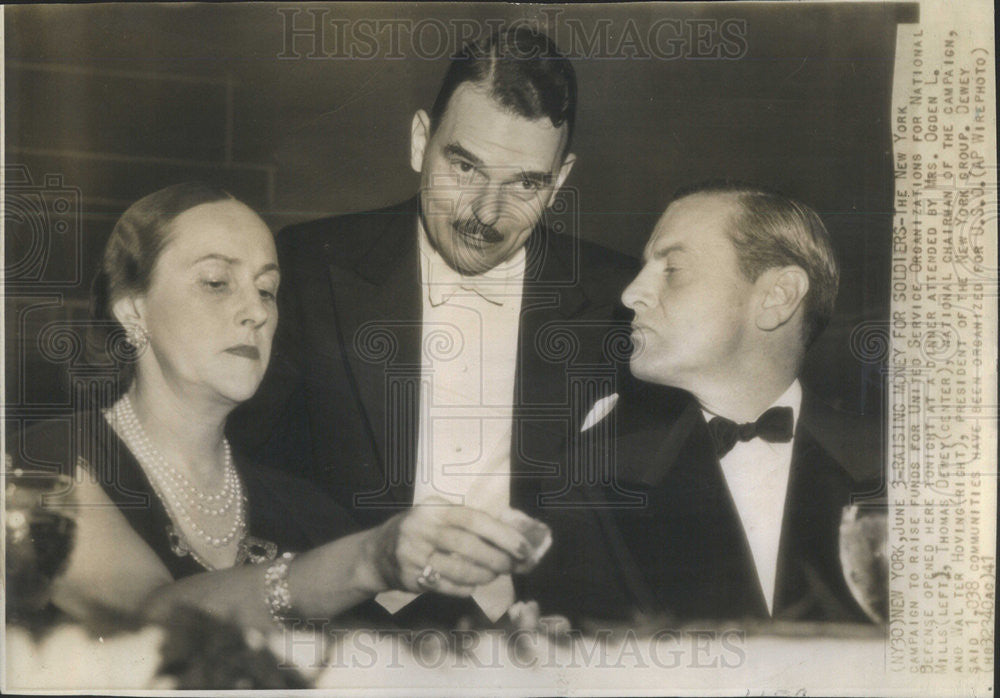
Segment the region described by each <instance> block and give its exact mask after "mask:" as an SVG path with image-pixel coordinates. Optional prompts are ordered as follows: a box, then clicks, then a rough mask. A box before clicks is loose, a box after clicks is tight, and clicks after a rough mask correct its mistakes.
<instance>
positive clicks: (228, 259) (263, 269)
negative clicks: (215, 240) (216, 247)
mask: <svg viewBox="0 0 1000 698" xmlns="http://www.w3.org/2000/svg"><path fill="white" fill-rule="evenodd" d="M208 259H217V260H219V261H220V262H225V263H226V264H237V263H239V261H240V260H239V259H237V258H236V257H227V256H226V255H224V254H219V253H217V252H212V253H210V254H206V255H204V256H202V257H199V258H198V259H196V260H194V262H192V264H198V263H200V262H204V261H205V260H208ZM269 271H277V272H280V271H281V270H280V269H279V267H278V265H277V264H276V263H275V262H268V263H267V264H265V265H264V266H262V267H261V268H260V269H259V270H258V271H257V274H256V276H261V275H262V274H266V273H267V272H269Z"/></svg>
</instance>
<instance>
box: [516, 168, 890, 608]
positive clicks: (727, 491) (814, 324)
mask: <svg viewBox="0 0 1000 698" xmlns="http://www.w3.org/2000/svg"><path fill="white" fill-rule="evenodd" d="M644 260H645V266H644V267H643V268H642V270H641V271H640V273H639V275H638V276H637V277H636V278H635V280H634V281H633V282H632V283H631V285H629V286H628V288H627V289H626V290H625V292H624V294H623V297H622V298H623V301H624V302H625V304H626V305H627V306H628V307H629V308H631V309H632V310H633V311H634V312H635V318H634V320H633V343H634V351H633V354H632V357H631V369H632V373H633V374H634V375H635V376H636V377H637V378H640V379H642V380H643V381H647V382H648V384H646V385H645V386H644V388H643V389H641V390H640V391H639V392H638V394H634V395H629V396H623V398H622V400H620V401H619V404H618V406H617V407H616V409H615V410H614V411H613V412H612V413H611V415H609V416H608V417H607V419H611V420H616V425H617V427H618V428H617V433H618V437H617V438H616V439H615V440H614V441H613V443H612V445H611V447H610V448H609V449H608V450H607V453H609V454H611V455H613V460H612V459H610V458H608V459H606V460H609V461H611V465H610V466H607V467H613V468H614V470H615V472H616V473H617V479H618V481H619V483H620V484H621V486H623V487H624V488H626V489H627V490H628V491H630V492H632V493H633V494H635V493H638V494H641V495H642V497H643V499H644V504H642V505H640V506H617V507H616V506H614V504H615V500H616V498H619V497H617V495H619V494H620V492H619V491H612V490H614V489H616V488H609V487H603V488H602V487H590V488H588V489H587V490H586V491H585V492H583V493H581V498H582V499H581V501H585V503H582V504H581V505H580V506H579V507H578V508H576V509H575V510H567V511H565V512H563V513H562V514H559V515H558V516H555V517H553V534H554V537H555V539H556V540H555V543H554V546H553V550H552V551H550V555H549V557H548V558H547V559H546V560H545V561H543V563H542V565H541V566H540V567H539V568H538V570H536V573H535V574H534V575H532V576H531V577H530V578H529V580H528V584H527V589H526V594H528V595H530V596H534V597H536V598H537V599H538V600H539V601H540V602H541V604H542V610H543V612H549V613H562V614H565V615H569V616H571V617H574V618H580V617H591V618H601V617H607V618H618V619H626V618H629V617H630V616H635V615H636V614H643V615H645V616H647V617H663V616H668V617H672V618H674V619H676V620H678V621H684V620H686V619H713V618H714V619H735V618H745V617H760V618H768V617H772V618H784V619H800V620H830V621H863V620H865V615H864V614H863V613H862V611H861V608H860V607H859V606H858V604H857V603H855V601H854V600H853V598H852V596H851V593H850V591H849V589H848V587H847V585H846V583H845V580H844V577H843V573H842V571H841V566H840V563H839V555H838V530H839V526H840V522H841V512H842V509H843V507H844V506H846V505H848V504H851V503H852V502H853V501H855V498H856V497H857V496H859V495H864V494H872V493H874V492H876V491H877V490H878V489H879V485H880V472H881V469H880V462H879V461H880V459H879V457H878V456H879V450H880V449H879V447H878V430H877V424H876V425H870V426H874V427H875V428H874V429H872V428H870V426H869V428H866V425H865V424H864V423H862V422H861V420H860V419H859V418H857V417H853V416H850V415H846V414H842V413H837V412H835V411H834V410H832V409H831V408H829V407H826V406H824V405H822V404H820V403H819V402H818V401H817V400H816V399H815V398H814V397H813V396H812V395H810V394H809V393H808V392H807V391H804V390H803V388H802V386H801V384H800V383H799V380H798V374H799V371H800V368H801V366H802V363H803V358H804V356H805V352H806V350H807V348H808V347H809V345H810V344H811V343H812V342H813V341H814V340H815V339H816V337H817V336H818V335H819V333H820V332H822V330H823V329H824V327H825V326H826V324H827V322H828V321H829V319H830V316H831V314H832V312H833V307H834V300H835V298H836V294H837V285H838V278H839V271H838V267H837V263H836V260H835V257H834V253H833V249H832V246H831V244H830V240H829V236H828V233H827V231H826V229H825V227H824V226H823V223H822V222H821V220H820V218H819V216H817V215H816V213H815V212H813V211H812V210H811V209H809V208H808V207H806V206H804V205H802V204H801V203H798V202H796V201H793V200H791V199H789V198H787V197H784V196H782V195H779V194H775V193H771V192H767V191H763V190H760V189H757V188H754V187H746V186H737V185H729V184H725V185H705V186H701V187H696V188H693V189H690V190H688V191H687V192H685V193H683V194H682V195H680V196H679V197H678V198H676V199H675V200H674V201H673V202H672V203H671V204H670V206H669V207H668V208H667V210H666V212H665V213H664V215H663V217H662V218H661V219H660V221H659V222H658V224H657V225H656V228H655V230H654V232H653V234H652V237H651V238H650V240H649V242H648V244H647V246H646V249H645V252H644ZM692 398H693V399H692ZM619 489H620V488H619Z"/></svg>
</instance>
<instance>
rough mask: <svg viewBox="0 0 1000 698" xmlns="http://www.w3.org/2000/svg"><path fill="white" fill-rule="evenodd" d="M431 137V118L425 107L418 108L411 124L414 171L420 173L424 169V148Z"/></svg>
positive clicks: (412, 164)
mask: <svg viewBox="0 0 1000 698" xmlns="http://www.w3.org/2000/svg"><path fill="white" fill-rule="evenodd" d="M430 137H431V118H430V117H429V116H427V112H425V111H424V110H423V109H418V110H417V113H416V114H414V115H413V123H412V124H410V167H412V168H413V171H414V172H417V173H419V172H421V171H422V170H423V169H424V150H425V149H426V148H427V141H428V140H429V139H430Z"/></svg>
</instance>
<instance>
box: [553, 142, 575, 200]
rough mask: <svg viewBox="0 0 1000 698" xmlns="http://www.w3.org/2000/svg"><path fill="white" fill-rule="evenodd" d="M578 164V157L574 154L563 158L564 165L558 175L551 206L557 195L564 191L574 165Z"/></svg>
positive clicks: (560, 167)
mask: <svg viewBox="0 0 1000 698" xmlns="http://www.w3.org/2000/svg"><path fill="white" fill-rule="evenodd" d="M575 162H576V155H574V154H573V153H567V154H566V157H565V158H563V163H562V165H560V166H559V172H558V174H556V181H555V186H553V187H552V197H551V198H550V199H549V205H551V204H552V202H553V201H554V200H555V198H556V194H558V193H559V190H560V189H562V185H563V184H564V183H565V182H566V178H567V177H569V173H570V172H571V171H572V170H573V164H574V163H575Z"/></svg>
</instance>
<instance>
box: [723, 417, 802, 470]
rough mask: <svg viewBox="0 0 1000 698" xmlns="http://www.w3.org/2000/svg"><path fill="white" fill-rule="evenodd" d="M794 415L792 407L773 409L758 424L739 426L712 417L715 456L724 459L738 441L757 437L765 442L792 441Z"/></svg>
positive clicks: (724, 419) (749, 423) (751, 423)
mask: <svg viewBox="0 0 1000 698" xmlns="http://www.w3.org/2000/svg"><path fill="white" fill-rule="evenodd" d="M793 421H794V420H793V413H792V408H791V407H772V408H771V409H769V410H767V411H766V412H765V413H764V414H762V415H761V416H760V418H759V419H758V420H757V421H756V422H747V423H746V424H737V423H736V422H734V421H733V420H731V419H726V418H725V417H712V419H711V420H710V421H709V422H708V430H709V432H711V434H712V441H713V442H714V443H715V454H716V455H717V456H718V457H719V458H722V457H723V456H724V455H726V454H727V453H729V452H730V451H731V450H733V446H735V445H736V442H737V441H749V440H750V439H753V438H755V437H757V436H759V437H760V438H762V439H764V441H770V442H775V441H781V442H785V443H787V442H788V441H791V440H792V430H793V426H794V425H793Z"/></svg>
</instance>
